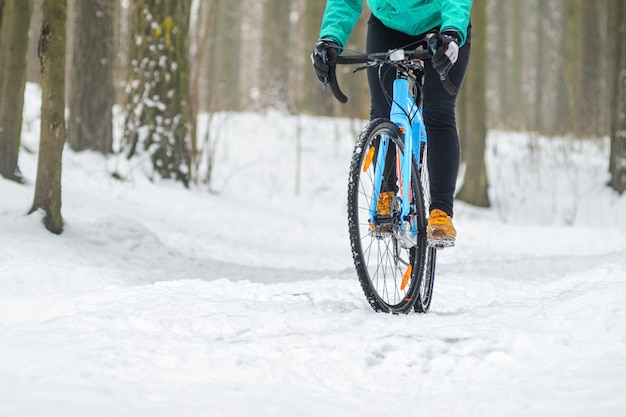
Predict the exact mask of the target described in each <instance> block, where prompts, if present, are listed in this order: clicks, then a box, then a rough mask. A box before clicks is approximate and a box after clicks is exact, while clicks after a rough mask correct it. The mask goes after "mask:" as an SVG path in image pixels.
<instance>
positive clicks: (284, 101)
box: [261, 0, 291, 110]
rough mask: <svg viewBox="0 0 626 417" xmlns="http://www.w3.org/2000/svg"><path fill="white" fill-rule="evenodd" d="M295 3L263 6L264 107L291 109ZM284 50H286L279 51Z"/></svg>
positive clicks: (275, 1)
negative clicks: (290, 58) (291, 48)
mask: <svg viewBox="0 0 626 417" xmlns="http://www.w3.org/2000/svg"><path fill="white" fill-rule="evenodd" d="M290 12H291V6H290V5H289V4H288V3H287V4H286V3H285V1H284V0H266V1H265V6H264V7H263V36H262V45H263V54H262V58H261V62H262V68H263V74H264V77H263V80H262V81H263V85H262V103H263V106H264V107H272V108H278V109H281V110H285V109H287V106H288V102H289V100H288V91H289V88H291V86H290V85H288V80H289V75H288V74H289V69H290V68H289V52H287V51H284V49H285V47H286V48H287V50H288V49H289V46H290V43H289V41H290V40H289V29H290V27H289V17H290V14H291V13H290ZM278 51H284V53H280V52H279V53H277V52H278Z"/></svg>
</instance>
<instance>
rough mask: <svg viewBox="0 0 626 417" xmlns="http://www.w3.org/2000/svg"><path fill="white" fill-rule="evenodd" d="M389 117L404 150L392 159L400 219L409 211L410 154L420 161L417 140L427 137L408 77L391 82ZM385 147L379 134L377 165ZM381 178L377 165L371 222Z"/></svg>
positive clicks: (413, 230)
mask: <svg viewBox="0 0 626 417" xmlns="http://www.w3.org/2000/svg"><path fill="white" fill-rule="evenodd" d="M390 119H391V121H392V122H393V123H395V124H396V125H398V127H399V128H400V131H401V132H402V133H403V134H404V152H403V154H402V158H401V161H396V164H398V163H400V164H401V165H400V175H399V176H398V179H399V181H400V185H401V193H400V195H401V196H402V197H403V198H402V199H401V207H402V209H401V216H400V219H401V220H402V221H406V220H408V216H409V213H410V211H411V201H410V199H409V198H408V196H410V195H411V194H410V185H411V170H412V169H413V167H412V165H411V157H414V158H415V161H417V163H418V164H419V163H420V161H421V159H420V149H421V147H420V144H421V142H424V143H425V142H426V141H427V138H426V127H425V126H424V120H423V118H422V108H421V107H420V106H418V105H417V103H415V100H414V99H413V96H412V95H411V94H410V93H409V81H408V79H407V78H406V77H398V78H396V79H395V81H394V83H393V103H392V106H391V113H390ZM388 150H389V138H388V137H383V138H381V141H380V144H379V148H378V156H377V159H376V166H377V167H382V166H384V164H385V160H386V157H387V152H388ZM418 169H419V166H418ZM382 181H383V170H382V169H377V170H376V172H375V175H374V198H372V202H371V204H370V208H369V215H370V222H371V223H374V216H375V215H376V207H377V205H378V196H379V194H380V189H381V185H382ZM396 198H398V197H396ZM403 229H404V228H403ZM416 236H417V223H416V222H412V224H411V237H412V238H415V237H416Z"/></svg>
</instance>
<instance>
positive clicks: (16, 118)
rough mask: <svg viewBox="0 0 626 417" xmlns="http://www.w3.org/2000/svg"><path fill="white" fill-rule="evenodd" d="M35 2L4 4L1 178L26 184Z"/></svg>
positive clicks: (1, 6)
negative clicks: (25, 119)
mask: <svg viewBox="0 0 626 417" xmlns="http://www.w3.org/2000/svg"><path fill="white" fill-rule="evenodd" d="M32 10H33V3H32V0H8V1H6V2H5V1H2V3H0V22H2V23H1V24H0V26H1V29H0V97H1V98H0V175H2V176H3V177H5V178H7V179H10V180H13V181H18V182H22V181H23V178H22V174H21V172H20V170H19V167H18V155H19V149H20V136H21V134H22V112H23V107H24V88H25V85H26V52H27V50H28V26H29V23H30V16H31V14H32Z"/></svg>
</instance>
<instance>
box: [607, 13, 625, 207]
mask: <svg viewBox="0 0 626 417" xmlns="http://www.w3.org/2000/svg"><path fill="white" fill-rule="evenodd" d="M612 3H613V4H612V5H611V6H612V7H613V9H612V12H613V13H614V15H613V16H614V18H615V19H616V23H617V24H616V25H615V28H616V33H617V35H618V36H617V37H616V39H614V41H615V48H614V53H615V56H614V61H613V62H614V65H615V69H614V72H613V74H614V95H613V103H612V107H613V111H612V119H611V153H610V161H609V171H610V173H611V181H610V185H611V187H612V188H613V189H614V190H615V191H617V192H618V193H619V194H620V195H621V194H624V191H626V6H624V3H623V2H622V1H615V2H612Z"/></svg>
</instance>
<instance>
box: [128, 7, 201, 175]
mask: <svg viewBox="0 0 626 417" xmlns="http://www.w3.org/2000/svg"><path fill="white" fill-rule="evenodd" d="M190 11H191V0H170V1H160V0H136V1H135V12H134V29H133V30H134V34H135V46H134V49H133V52H132V59H131V63H130V74H129V81H128V88H129V94H128V103H127V105H126V121H125V126H124V142H125V144H126V146H127V155H128V157H129V158H130V157H132V156H133V155H135V154H136V153H138V152H142V151H147V152H149V153H150V157H151V160H152V165H153V168H154V170H155V171H156V172H157V173H158V174H159V175H160V176H161V178H165V179H170V178H174V179H176V180H178V181H182V182H183V184H185V186H188V184H189V177H190V168H189V151H188V148H187V144H188V141H189V137H188V136H189V126H188V123H189V113H188V107H189V19H190Z"/></svg>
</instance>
